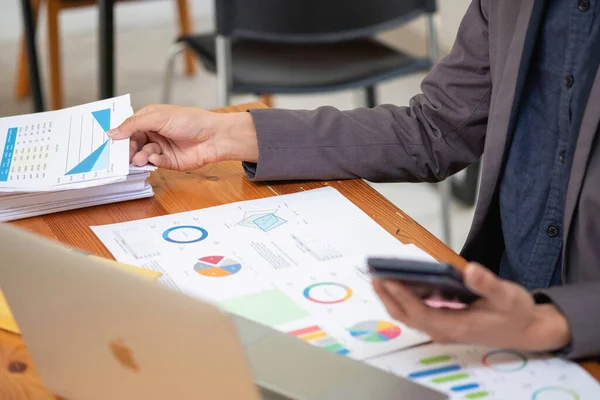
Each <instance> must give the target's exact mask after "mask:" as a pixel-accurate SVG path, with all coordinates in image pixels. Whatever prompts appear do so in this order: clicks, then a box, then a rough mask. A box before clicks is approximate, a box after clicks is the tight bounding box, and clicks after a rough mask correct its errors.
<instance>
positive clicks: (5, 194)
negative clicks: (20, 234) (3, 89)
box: [0, 95, 154, 221]
mask: <svg viewBox="0 0 600 400" xmlns="http://www.w3.org/2000/svg"><path fill="white" fill-rule="evenodd" d="M132 113H133V110H132V108H131V102H130V98H129V96H128V95H127V96H121V97H118V98H114V99H108V100H103V101H98V102H94V103H90V104H85V105H81V106H77V107H72V108H68V109H64V110H59V111H51V112H46V113H39V114H30V115H21V116H15V117H8V118H2V119H0V221H11V220H15V219H20V218H26V217H32V216H38V215H43V214H48V213H53V212H59V211H65V210H71V209H76V208H82V207H89V206H94V205H100V204H107V203H114V202H119V201H125V200H133V199H139V198H143V197H150V196H152V195H153V194H154V193H153V191H152V188H151V186H150V185H149V184H148V183H147V182H146V179H147V178H148V177H149V171H150V170H151V169H150V168H133V167H130V165H129V140H120V141H114V140H112V139H110V137H109V136H108V134H107V132H108V131H109V130H110V129H111V128H114V127H116V126H118V125H119V124H120V123H122V122H123V121H124V120H125V119H126V118H127V117H129V116H130V115H131V114H132Z"/></svg>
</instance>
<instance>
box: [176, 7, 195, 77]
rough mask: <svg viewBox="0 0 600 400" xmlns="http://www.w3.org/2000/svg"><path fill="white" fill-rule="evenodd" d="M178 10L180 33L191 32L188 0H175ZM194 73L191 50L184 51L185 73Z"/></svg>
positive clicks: (187, 33)
mask: <svg viewBox="0 0 600 400" xmlns="http://www.w3.org/2000/svg"><path fill="white" fill-rule="evenodd" d="M177 8H178V10H179V33H180V34H181V35H191V34H192V30H193V28H192V16H191V14H190V5H189V2H188V0H177ZM195 73H196V64H195V58H194V54H193V53H192V51H191V50H189V49H186V51H185V74H186V75H187V76H192V75H194V74H195Z"/></svg>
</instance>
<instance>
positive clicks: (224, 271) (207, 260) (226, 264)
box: [194, 256, 242, 278]
mask: <svg viewBox="0 0 600 400" xmlns="http://www.w3.org/2000/svg"><path fill="white" fill-rule="evenodd" d="M194 270H195V271H196V272H197V273H199V274H200V275H202V276H207V277H211V278H223V277H226V276H231V275H235V274H237V273H238V272H240V271H241V270H242V264H240V263H239V262H238V261H235V260H232V259H231V258H226V257H224V256H208V257H202V258H200V259H198V262H197V263H196V265H195V266H194Z"/></svg>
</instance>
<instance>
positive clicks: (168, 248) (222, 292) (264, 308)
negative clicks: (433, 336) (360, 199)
mask: <svg viewBox="0 0 600 400" xmlns="http://www.w3.org/2000/svg"><path fill="white" fill-rule="evenodd" d="M198 195H199V196H201V195H202V194H201V193H198ZM92 229H93V231H94V232H95V233H96V235H97V236H98V237H99V238H100V240H101V241H102V242H103V243H104V244H105V245H106V247H107V248H108V249H109V250H110V252H111V253H112V254H113V256H114V257H115V258H116V259H117V260H119V261H121V262H123V263H127V264H133V265H138V266H141V267H144V268H147V269H151V270H155V271H158V272H161V273H162V274H163V276H162V277H161V278H160V279H159V282H161V283H163V284H164V285H167V286H170V287H172V288H174V289H176V290H180V291H182V292H185V293H188V294H190V295H192V296H196V297H198V298H201V299H204V300H207V301H210V302H213V303H215V304H217V305H218V306H220V307H221V308H223V309H225V310H227V311H230V312H232V313H234V314H238V315H242V316H244V317H246V318H249V319H252V320H254V321H257V322H260V323H262V324H264V325H267V326H270V327H273V328H275V329H277V330H280V331H282V332H287V333H289V334H292V335H295V336H297V337H299V338H301V339H303V340H305V341H307V342H310V343H312V344H313V345H316V346H320V347H323V348H326V349H328V350H330V351H334V352H336V353H338V354H345V355H348V356H349V357H353V358H356V359H365V358H368V357H372V356H375V355H378V354H384V353H388V352H391V351H394V350H398V349H401V348H405V347H408V346H413V345H415V344H418V343H423V342H426V341H428V340H429V338H428V337H427V336H425V335H423V334H422V333H420V332H417V331H415V330H412V329H410V328H408V327H406V326H404V325H402V324H401V323H399V322H397V321H394V320H393V319H392V318H391V317H390V316H389V315H388V313H387V312H386V310H385V308H384V307H383V305H382V303H381V301H380V300H379V298H378V297H377V295H376V293H375V292H374V290H373V288H372V286H371V278H370V275H369V273H368V271H367V267H366V264H365V262H366V257H368V256H386V255H389V256H396V257H407V258H408V257H411V258H414V259H428V260H432V258H431V257H430V256H428V255H427V254H426V253H424V252H423V251H421V250H419V249H418V248H416V247H415V246H407V245H404V244H402V243H401V242H399V241H398V240H397V239H396V238H395V237H393V236H392V235H390V234H389V233H388V232H386V231H385V230H384V229H383V228H381V227H380V226H379V225H378V224H377V223H376V222H375V221H373V220H372V219H371V218H369V216H368V215H366V214H365V213H364V212H362V211H361V210H360V209H359V208H358V207H356V206H355V205H354V204H353V203H352V202H350V201H349V200H348V199H346V198H345V197H344V196H343V195H342V194H340V193H339V192H338V191H336V190H335V189H333V188H322V189H316V190H311V191H306V192H302V193H297V194H292V195H285V196H275V197H271V198H265V199H260V200H253V201H246V202H240V203H233V204H227V205H223V206H219V207H213V208H207V209H203V210H197V211H191V212H186V213H181V214H174V215H168V216H163V217H157V218H151V219H146V220H139V221H132V222H127V223H122V224H114V225H106V226H97V227H92Z"/></svg>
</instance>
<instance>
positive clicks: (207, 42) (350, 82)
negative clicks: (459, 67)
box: [162, 0, 452, 245]
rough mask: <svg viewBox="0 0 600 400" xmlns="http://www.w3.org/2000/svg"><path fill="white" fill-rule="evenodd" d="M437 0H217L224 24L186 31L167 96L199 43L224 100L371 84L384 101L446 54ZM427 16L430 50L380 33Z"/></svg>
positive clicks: (447, 231) (446, 228)
mask: <svg viewBox="0 0 600 400" xmlns="http://www.w3.org/2000/svg"><path fill="white" fill-rule="evenodd" d="M436 11H437V3H436V0H325V1H324V0H215V26H216V32H214V33H212V34H202V35H183V36H181V37H179V38H178V39H177V41H176V43H175V45H174V47H173V50H172V53H171V56H170V57H169V60H168V63H167V70H166V76H165V82H164V88H163V98H162V102H163V103H170V100H171V91H172V81H173V73H174V68H175V60H176V56H177V54H179V53H180V52H181V51H184V50H186V49H191V50H193V52H194V53H195V54H196V55H197V56H198V58H199V59H200V61H201V62H202V64H203V65H204V67H205V68H206V69H207V70H208V71H210V72H213V73H216V75H217V85H218V105H219V106H227V105H229V100H230V97H231V95H232V94H238V93H239V94H241V93H245V94H256V95H259V96H262V98H261V100H262V101H263V102H264V103H266V104H267V105H268V106H272V105H273V104H272V100H271V97H270V95H272V94H284V93H287V94H305V93H318V92H327V91H337V90H345V89H363V90H364V96H365V102H364V105H365V106H367V107H374V106H376V105H377V93H376V85H377V84H379V83H381V82H383V81H386V80H389V79H395V78H399V77H401V76H405V75H408V74H412V73H415V72H420V71H427V70H429V69H430V68H431V67H432V66H433V65H434V64H435V63H436V62H437V59H438V57H439V48H438V38H437V29H436V26H435V21H434V13H435V12H436ZM420 16H425V17H426V22H427V38H426V42H427V43H426V44H427V46H428V50H429V51H428V53H429V54H428V57H426V58H422V57H415V56H412V55H410V54H407V53H405V52H403V51H401V50H397V49H394V48H392V47H390V46H388V45H386V44H384V43H382V42H381V41H379V40H377V39H376V35H377V34H378V33H380V32H383V31H386V30H390V29H393V28H397V27H399V26H401V25H403V24H405V23H407V22H409V21H412V20H413V19H415V18H417V17H420ZM440 189H441V190H440V192H441V193H440V196H441V209H442V212H441V214H442V229H443V234H442V239H443V240H444V241H445V242H446V244H448V245H450V243H451V215H450V199H451V197H452V188H451V182H450V181H449V180H447V181H445V182H443V183H442V184H441V185H440Z"/></svg>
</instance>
